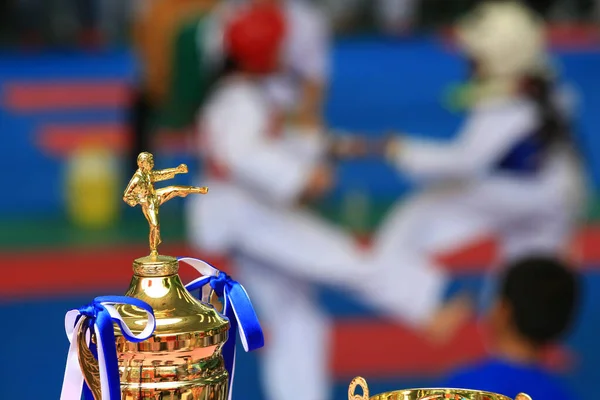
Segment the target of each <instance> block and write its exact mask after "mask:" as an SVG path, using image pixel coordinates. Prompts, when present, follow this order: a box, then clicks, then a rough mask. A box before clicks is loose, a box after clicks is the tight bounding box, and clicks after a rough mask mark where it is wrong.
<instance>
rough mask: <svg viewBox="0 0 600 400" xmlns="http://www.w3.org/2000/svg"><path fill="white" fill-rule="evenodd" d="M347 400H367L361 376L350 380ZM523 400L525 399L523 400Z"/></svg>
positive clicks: (367, 395) (363, 379) (366, 388)
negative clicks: (359, 390)
mask: <svg viewBox="0 0 600 400" xmlns="http://www.w3.org/2000/svg"><path fill="white" fill-rule="evenodd" d="M357 386H360V388H361V389H362V391H363V395H362V396H361V395H358V394H356V387H357ZM348 400H369V387H368V386H367V381H366V380H365V378H363V377H361V376H357V377H356V378H354V379H352V382H350V386H349V387H348ZM523 400H525V399H523Z"/></svg>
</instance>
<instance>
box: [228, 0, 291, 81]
mask: <svg viewBox="0 0 600 400" xmlns="http://www.w3.org/2000/svg"><path fill="white" fill-rule="evenodd" d="M284 36H285V17H284V15H283V11H282V10H281V8H280V7H279V6H278V5H277V4H275V3H270V2H269V3H252V5H249V6H248V7H247V8H243V9H241V10H240V11H239V13H238V14H236V15H235V16H234V17H233V19H232V20H231V21H230V23H229V24H228V26H227V29H226V31H225V38H224V39H225V48H226V51H227V54H228V55H229V57H231V58H232V60H233V61H235V63H236V64H237V66H238V67H239V68H241V69H242V70H243V71H245V72H250V73H254V74H268V73H270V72H273V71H274V70H275V69H276V68H277V67H278V64H279V56H280V50H281V44H282V42H283V39H284Z"/></svg>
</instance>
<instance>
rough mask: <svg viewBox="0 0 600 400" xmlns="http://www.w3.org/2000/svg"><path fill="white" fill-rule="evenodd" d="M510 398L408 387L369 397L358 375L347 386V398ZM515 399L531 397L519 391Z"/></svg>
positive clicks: (386, 399) (432, 399)
mask: <svg viewBox="0 0 600 400" xmlns="http://www.w3.org/2000/svg"><path fill="white" fill-rule="evenodd" d="M359 387H360V388H361V389H362V392H363V394H362V395H358V394H356V389H357V388H359ZM442 399H447V400H512V399H510V398H509V397H506V396H503V395H500V394H496V393H490V392H484V391H481V390H468V389H451V388H432V389H408V390H396V391H393V392H387V393H381V394H378V395H375V396H372V397H369V387H368V386H367V381H366V380H365V379H364V378H362V377H360V376H358V377H356V378H354V379H353V380H352V382H351V383H350V386H349V387H348V400H442ZM515 400H531V397H529V396H528V395H526V394H524V393H520V394H518V395H517V397H515Z"/></svg>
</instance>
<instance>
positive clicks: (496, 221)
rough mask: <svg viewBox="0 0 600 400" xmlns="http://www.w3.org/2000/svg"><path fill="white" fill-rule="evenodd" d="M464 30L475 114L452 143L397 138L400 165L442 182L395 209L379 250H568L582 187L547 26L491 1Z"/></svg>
mask: <svg viewBox="0 0 600 400" xmlns="http://www.w3.org/2000/svg"><path fill="white" fill-rule="evenodd" d="M458 28H459V29H458V38H459V41H460V44H461V45H462V48H463V50H464V51H465V53H466V54H467V56H468V57H469V58H470V59H471V62H472V79H473V88H472V91H471V99H472V104H471V108H470V115H469V117H468V119H467V121H466V123H465V124H464V126H463V127H462V128H461V130H460V132H459V133H458V136H457V138H456V139H455V140H454V141H453V142H451V143H440V142H433V141H420V140H416V139H412V138H408V137H404V136H399V137H396V138H394V139H392V140H391V141H390V142H389V144H388V146H387V153H388V156H389V159H390V161H391V162H392V163H393V164H394V165H395V166H396V167H397V168H398V169H400V170H401V171H402V172H404V173H407V174H408V175H410V176H411V177H413V178H416V179H417V180H419V181H420V182H421V183H423V184H425V185H427V184H442V185H438V186H433V189H428V190H426V191H425V192H422V193H419V194H417V195H416V196H414V197H413V198H411V199H409V201H408V202H406V203H405V204H402V205H400V206H397V207H396V208H395V209H394V210H393V211H392V214H391V217H390V218H388V219H387V221H386V224H385V226H384V227H383V228H382V229H381V230H380V231H379V237H378V239H377V241H376V243H377V246H378V251H383V252H393V251H395V250H394V249H395V248H397V247H399V246H400V245H402V246H410V247H411V248H414V249H416V251H418V252H421V253H422V254H424V255H428V256H433V255H435V254H436V253H440V252H444V251H448V250H452V249H456V248H457V247H459V246H461V245H465V244H468V243H469V242H472V241H473V240H476V239H478V238H481V237H485V236H489V235H494V236H497V237H499V239H500V245H501V251H502V256H503V257H504V258H508V259H511V258H515V257H517V258H518V257H521V256H524V255H527V254H529V253H531V252H538V253H539V252H551V253H555V252H559V253H560V252H561V251H563V250H565V249H564V247H565V245H567V244H568V239H569V238H570V235H571V233H572V230H573V228H574V224H575V222H576V219H577V216H578V214H579V212H580V210H581V208H582V200H583V187H584V185H583V183H582V174H581V171H580V168H579V165H578V159H577V154H576V152H575V150H574V145H573V140H572V139H571V137H570V131H569V126H568V121H567V119H568V118H567V115H566V113H564V112H562V111H563V110H561V108H560V101H558V96H557V93H556V91H555V88H554V86H553V82H552V76H551V75H550V71H549V68H548V66H547V60H546V49H545V43H544V30H543V26H542V24H541V22H540V21H538V20H537V19H536V17H535V16H534V15H533V14H532V13H531V12H530V11H529V10H528V9H527V8H525V7H524V6H523V5H520V4H519V3H516V2H494V3H492V2H488V3H484V4H482V5H481V6H480V7H479V8H478V9H477V10H476V12H475V13H473V15H472V16H471V17H470V18H467V19H466V20H465V21H464V22H463V23H462V24H461V25H460V26H459V27H458Z"/></svg>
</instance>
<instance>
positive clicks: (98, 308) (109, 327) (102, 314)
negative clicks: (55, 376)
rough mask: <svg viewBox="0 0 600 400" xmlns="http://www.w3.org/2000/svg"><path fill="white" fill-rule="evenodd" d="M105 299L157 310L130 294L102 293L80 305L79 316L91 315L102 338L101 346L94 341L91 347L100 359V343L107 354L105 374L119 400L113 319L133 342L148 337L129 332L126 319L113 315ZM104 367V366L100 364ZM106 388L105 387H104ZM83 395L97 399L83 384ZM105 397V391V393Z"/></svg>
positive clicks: (113, 398)
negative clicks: (98, 350) (103, 294)
mask: <svg viewBox="0 0 600 400" xmlns="http://www.w3.org/2000/svg"><path fill="white" fill-rule="evenodd" d="M103 303H113V304H128V305H132V306H135V307H138V308H141V309H143V310H144V311H146V312H147V313H149V314H151V315H152V316H154V311H153V310H152V307H150V306H149V305H148V304H147V303H145V302H143V301H141V300H138V299H134V298H132V297H127V296H101V297H96V298H95V299H94V301H92V302H91V303H90V304H87V305H85V306H83V307H81V308H79V309H78V311H79V314H80V317H79V318H81V316H84V315H85V316H86V317H87V318H88V321H87V323H88V324H89V325H88V326H89V328H90V329H92V331H93V332H97V333H98V334H97V335H96V337H97V340H98V341H99V342H100V343H99V344H100V346H96V345H94V344H91V345H90V350H91V351H92V352H93V353H94V356H95V357H96V358H97V359H98V354H97V347H100V348H101V349H102V354H103V358H104V369H105V371H106V377H107V381H108V391H109V398H110V399H111V400H119V399H120V398H121V389H120V380H119V364H118V360H117V348H116V345H115V334H114V328H113V323H117V324H118V325H119V327H120V328H121V333H122V334H123V336H124V337H125V339H127V340H128V341H130V342H134V343H139V342H142V341H144V340H146V339H147V337H143V338H140V337H135V336H132V335H130V334H129V333H128V332H129V329H127V328H126V326H125V324H124V323H123V321H122V320H121V319H119V318H114V317H113V316H112V315H111V314H110V312H109V311H108V309H107V308H106V307H105V306H104V304H103ZM152 324H153V325H152V332H154V330H155V328H156V321H154V319H153V318H152ZM100 368H101V369H102V368H103V366H100ZM103 389H104V388H103ZM84 397H85V399H89V400H94V397H93V396H92V393H91V391H90V389H89V387H88V386H87V384H84ZM103 397H104V394H103Z"/></svg>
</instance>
